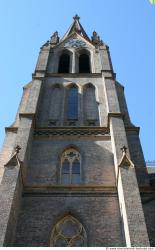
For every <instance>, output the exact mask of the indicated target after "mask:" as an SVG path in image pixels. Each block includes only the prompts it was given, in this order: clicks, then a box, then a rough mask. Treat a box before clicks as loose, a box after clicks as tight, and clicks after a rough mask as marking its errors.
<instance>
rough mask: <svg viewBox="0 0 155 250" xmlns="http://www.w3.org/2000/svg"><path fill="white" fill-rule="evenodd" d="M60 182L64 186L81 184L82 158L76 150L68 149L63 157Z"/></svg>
mask: <svg viewBox="0 0 155 250" xmlns="http://www.w3.org/2000/svg"><path fill="white" fill-rule="evenodd" d="M60 182H61V184H64V185H66V184H67V185H70V184H79V183H80V182H81V156H80V154H79V152H78V151H77V150H75V149H67V150H66V151H65V152H64V153H63V154H62V157H61V167H60Z"/></svg>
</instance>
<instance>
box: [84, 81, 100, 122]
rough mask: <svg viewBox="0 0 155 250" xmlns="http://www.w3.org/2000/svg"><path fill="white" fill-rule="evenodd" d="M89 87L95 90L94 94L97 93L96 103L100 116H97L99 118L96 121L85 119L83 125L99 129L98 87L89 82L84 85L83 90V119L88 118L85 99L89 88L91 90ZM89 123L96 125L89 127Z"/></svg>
mask: <svg viewBox="0 0 155 250" xmlns="http://www.w3.org/2000/svg"><path fill="white" fill-rule="evenodd" d="M89 87H91V88H93V89H94V92H95V95H94V96H95V101H96V104H97V111H98V114H97V118H96V119H87V118H85V119H83V124H84V125H85V126H94V127H97V126H100V107H99V100H98V99H99V97H98V88H97V86H95V85H94V84H93V83H91V82H88V83H86V84H84V85H83V89H82V92H83V99H82V102H83V117H85V116H86V114H85V105H84V102H85V101H84V98H85V91H86V89H87V88H89ZM89 122H90V123H91V122H94V123H95V125H89Z"/></svg>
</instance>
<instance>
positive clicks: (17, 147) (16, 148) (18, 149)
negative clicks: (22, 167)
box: [15, 145, 21, 154]
mask: <svg viewBox="0 0 155 250" xmlns="http://www.w3.org/2000/svg"><path fill="white" fill-rule="evenodd" d="M20 150H21V147H20V146H19V145H17V146H16V147H15V153H16V154H18V153H19V151H20Z"/></svg>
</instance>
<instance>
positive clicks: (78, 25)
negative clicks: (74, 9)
mask: <svg viewBox="0 0 155 250" xmlns="http://www.w3.org/2000/svg"><path fill="white" fill-rule="evenodd" d="M73 19H74V21H73V23H72V24H71V26H70V27H69V29H68V31H67V32H66V33H65V35H64V36H63V38H62V39H61V41H63V40H65V39H66V38H67V37H68V36H70V35H71V34H72V33H73V32H76V33H78V34H80V35H81V36H83V37H84V38H85V39H86V40H88V41H90V39H89V37H88V35H87V34H86V32H85V30H84V28H83V27H82V25H81V23H80V21H79V19H80V17H79V16H78V15H77V14H76V15H75V16H74V17H73Z"/></svg>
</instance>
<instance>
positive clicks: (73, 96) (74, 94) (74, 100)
mask: <svg viewBox="0 0 155 250" xmlns="http://www.w3.org/2000/svg"><path fill="white" fill-rule="evenodd" d="M67 106H68V107H67V118H68V119H69V120H77V119H78V88H77V87H76V86H75V85H73V86H71V87H70V88H69V89H68V105H67Z"/></svg>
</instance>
